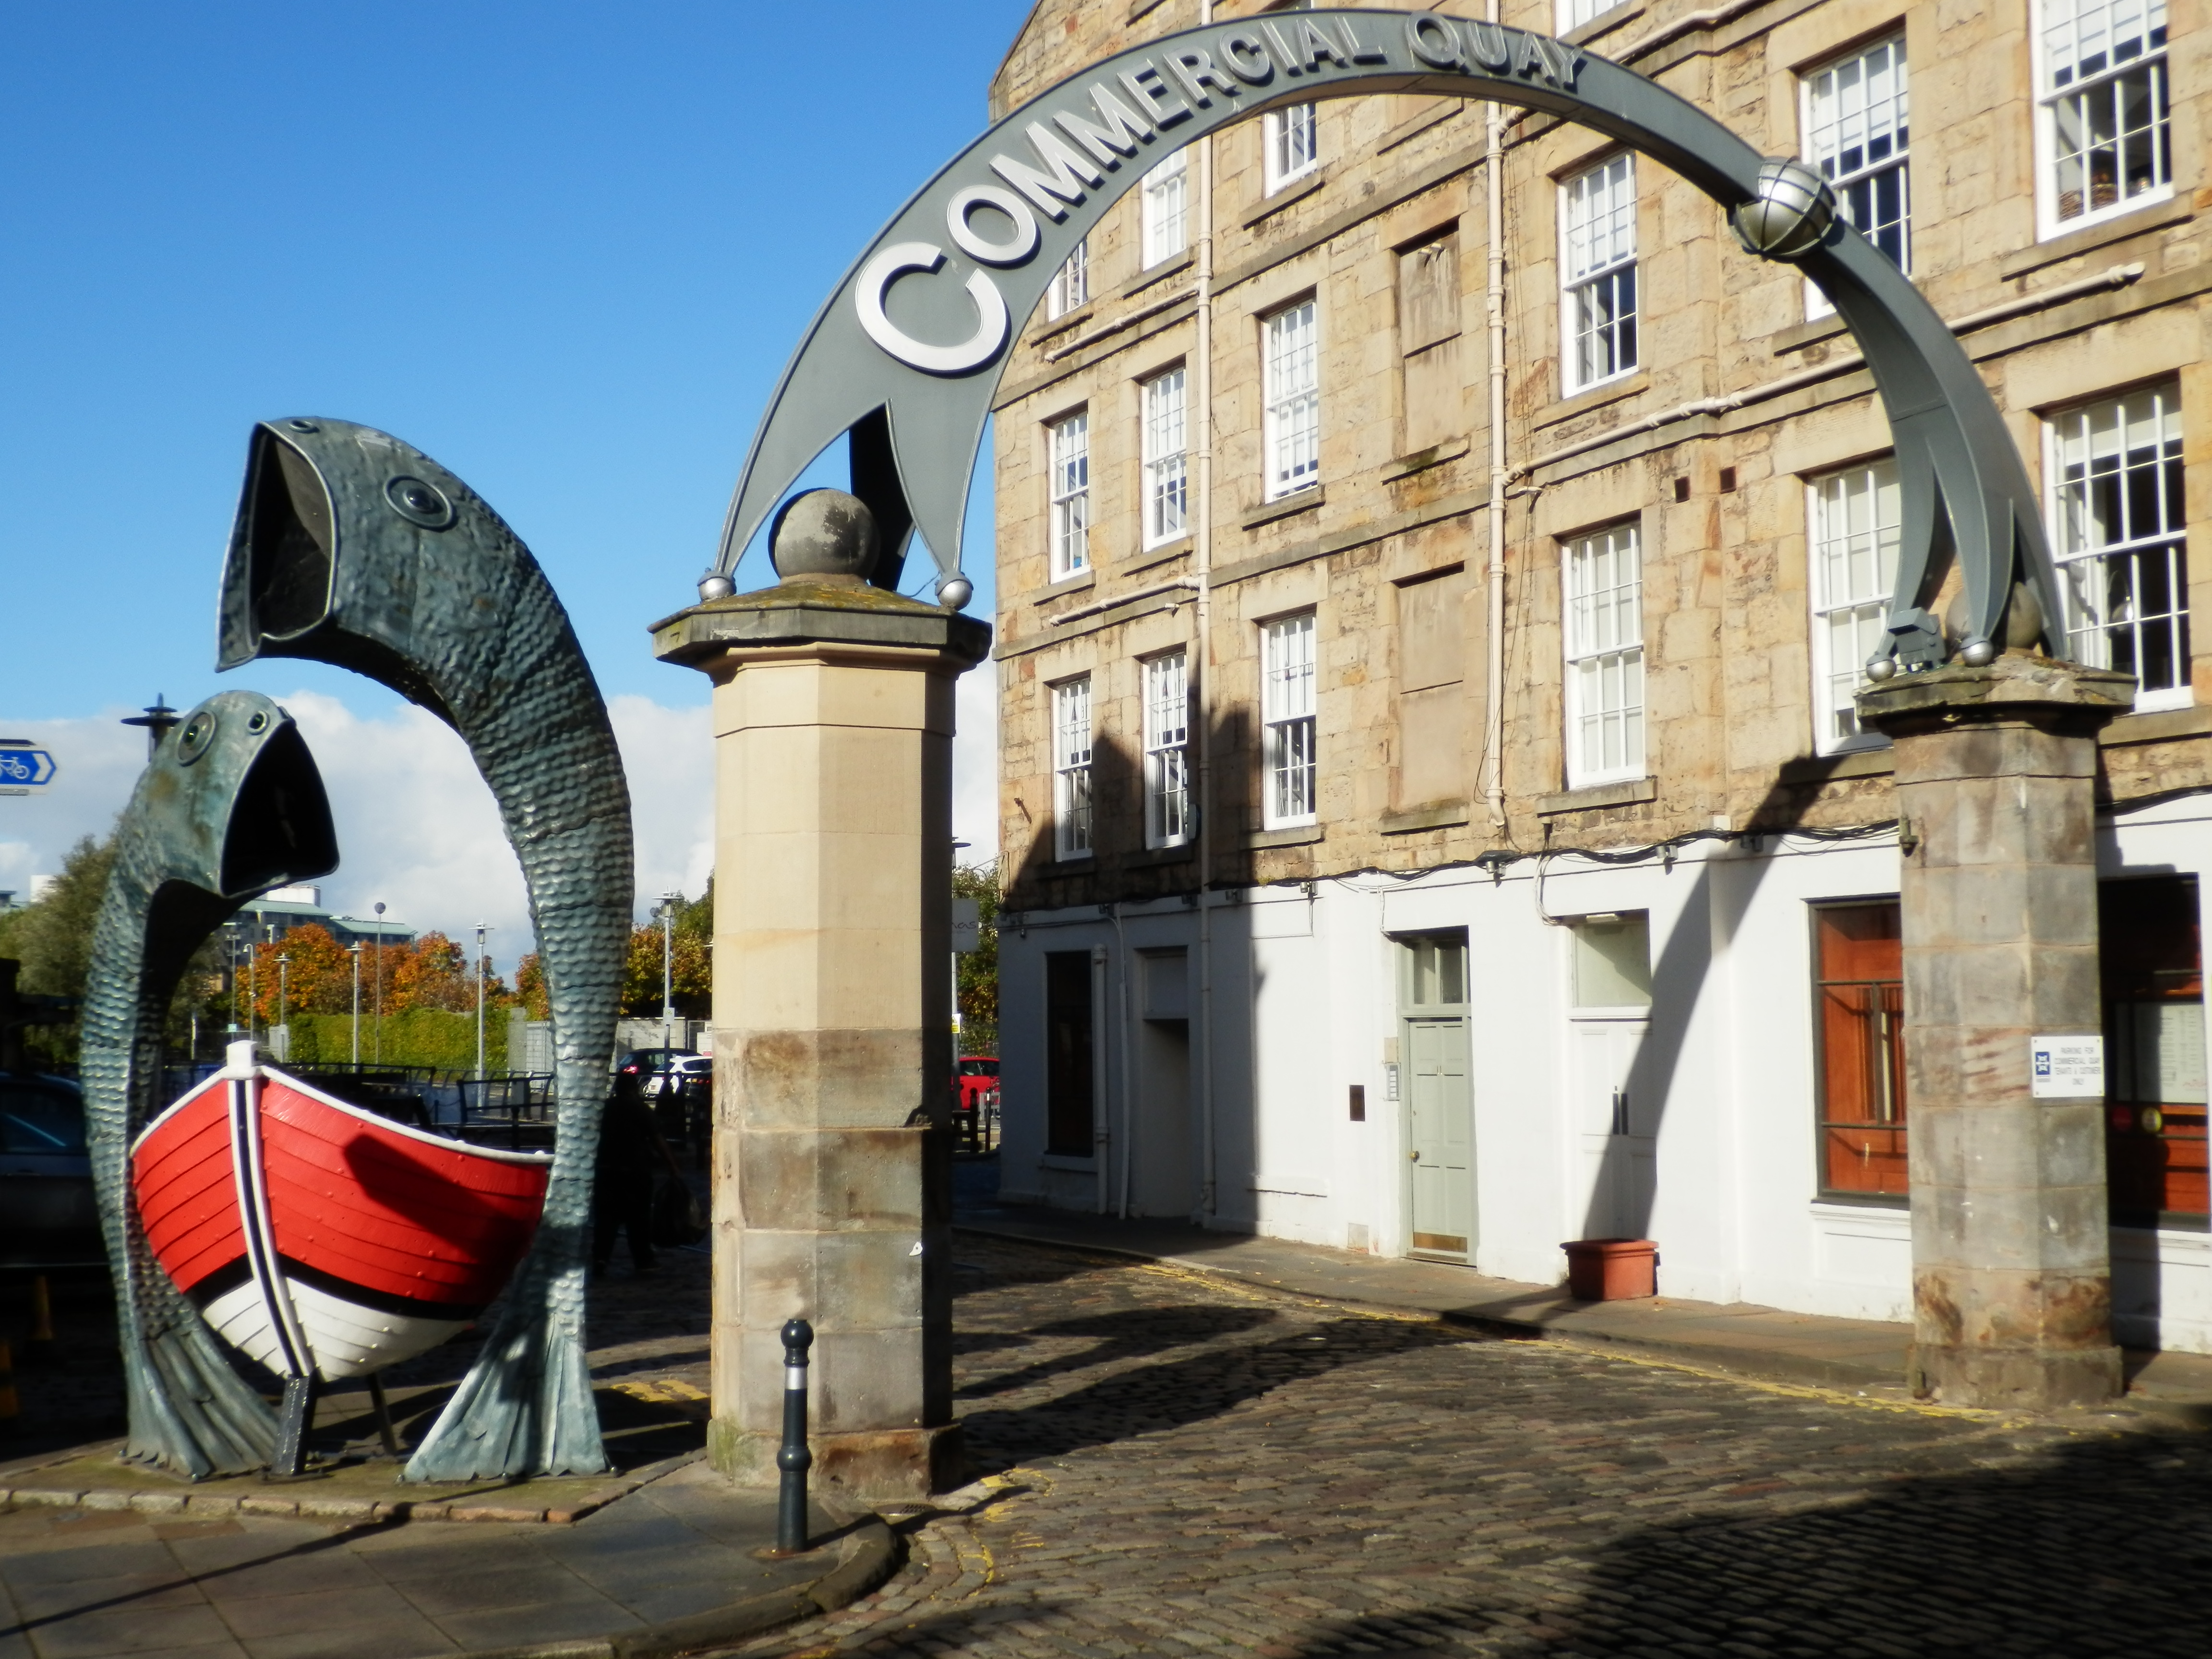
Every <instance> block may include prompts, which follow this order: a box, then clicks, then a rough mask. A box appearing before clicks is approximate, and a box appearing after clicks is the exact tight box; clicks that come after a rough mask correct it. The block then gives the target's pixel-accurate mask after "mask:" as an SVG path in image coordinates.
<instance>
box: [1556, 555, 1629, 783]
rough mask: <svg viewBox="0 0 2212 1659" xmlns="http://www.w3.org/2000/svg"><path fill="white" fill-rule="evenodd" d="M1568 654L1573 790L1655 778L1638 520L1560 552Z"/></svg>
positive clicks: (1568, 736)
mask: <svg viewBox="0 0 2212 1659" xmlns="http://www.w3.org/2000/svg"><path fill="white" fill-rule="evenodd" d="M1559 566H1560V568H1559V583H1560V592H1562V594H1563V595H1564V596H1565V605H1563V606H1562V607H1561V609H1562V611H1563V612H1564V618H1563V620H1564V623H1565V625H1564V627H1563V628H1562V629H1561V633H1562V635H1563V638H1564V641H1565V647H1566V651H1565V656H1566V677H1565V678H1566V697H1565V703H1566V732H1565V737H1566V750H1567V787H1569V788H1570V789H1580V788H1583V787H1585V786H1587V785H1590V784H1598V783H1615V782H1619V781H1621V780H1623V779H1626V778H1641V777H1644V776H1646V775H1648V774H1649V768H1650V758H1649V751H1648V747H1647V744H1646V742H1645V734H1644V551H1643V536H1642V532H1641V530H1640V527H1639V526H1638V524H1637V523H1636V521H1635V520H1627V521H1626V522H1624V523H1621V524H1616V525H1609V526H1607V527H1606V528H1604V529H1602V530H1596V531H1592V532H1590V533H1589V534H1588V535H1584V536H1577V537H1575V538H1573V539H1572V540H1571V541H1569V542H1567V543H1566V544H1565V545H1564V546H1563V547H1562V548H1561V549H1560V560H1559Z"/></svg>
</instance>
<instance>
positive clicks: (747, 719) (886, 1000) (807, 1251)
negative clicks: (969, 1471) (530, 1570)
mask: <svg viewBox="0 0 2212 1659" xmlns="http://www.w3.org/2000/svg"><path fill="white" fill-rule="evenodd" d="M873 544H874V532H873V526H872V524H871V523H869V522H868V520H867V518H866V508H865V507H862V506H861V505H860V502H858V501H854V499H853V498H852V497H850V496H847V495H842V494H840V493H839V492H836V491H829V490H824V491H817V492H814V493H813V494H811V495H806V496H802V497H800V498H799V501H798V502H797V503H796V504H794V506H793V507H792V508H791V509H788V510H787V513H786V514H785V515H784V516H783V518H781V520H779V521H778V525H777V527H776V531H775V559H776V565H777V568H778V570H779V572H780V573H781V577H782V580H781V581H780V582H779V584H778V585H777V586H775V587H773V588H769V589H767V590H765V591H763V592H756V593H744V594H737V595H733V596H732V597H730V598H726V599H716V600H710V601H708V602H705V603H702V604H701V605H697V606H696V607H695V608H693V609H691V610H690V611H684V612H682V613H680V614H679V615H678V616H677V617H671V618H670V619H668V620H667V621H665V622H664V623H659V625H658V626H657V627H656V629H655V651H656V653H657V654H658V655H659V656H660V657H661V658H663V659H666V660H670V661H674V662H680V663H684V664H686V665H690V666H692V667H696V668H697V669H699V670H701V671H703V672H705V673H706V674H708V675H709V676H710V677H711V678H713V680H714V769H715V849H714V870H715V885H714V896H715V904H714V1032H713V1035H714V1231H713V1241H714V1315H713V1335H712V1340H711V1352H712V1375H713V1394H714V1400H713V1412H714V1415H713V1420H712V1424H711V1425H710V1428H709V1431H708V1450H709V1455H710V1456H711V1458H712V1459H713V1461H714V1465H715V1467H716V1468H720V1469H721V1470H722V1471H723V1472H724V1473H726V1474H730V1475H732V1476H733V1477H735V1478H737V1479H738V1480H744V1481H748V1482H761V1483H766V1482H772V1481H774V1480H775V1478H776V1472H775V1448H776V1444H777V1441H778V1438H779V1436H780V1430H781V1402H782V1397H783V1395H782V1389H783V1371H782V1346H781V1343H780V1341H779V1340H778V1338H777V1332H778V1330H779V1328H781V1325H782V1324H783V1322H784V1321H786V1320H787V1319H789V1318H791V1317H793V1316H803V1317H805V1318H807V1319H809V1320H811V1321H812V1322H813V1324H814V1328H815V1332H816V1340H815V1345H814V1351H813V1364H812V1383H813V1413H812V1418H813V1445H814V1455H815V1472H816V1479H817V1480H820V1481H823V1482H824V1483H826V1484H828V1485H829V1486H834V1487H836V1488H839V1489H841V1490H843V1491H845V1492H850V1493H852V1494H854V1495H857V1496H862V1497H866V1498H921V1497H923V1496H925V1495H927V1493H928V1492H931V1491H933V1490H935V1489H940V1488H942V1487H943V1486H945V1485H946V1484H948V1483H950V1482H952V1481H955V1480H957V1473H958V1467H959V1461H960V1460H959V1455H958V1446H957V1429H956V1428H955V1427H954V1426H953V1425H952V1398H951V1394H952V1375H951V1315H952V1307H951V1267H952V1263H951V1121H950V1101H949V1091H950V1088H951V1082H950V1079H951V1071H952V1054H951V990H950V987H949V985H948V982H947V981H948V975H947V974H946V971H945V963H946V961H947V958H948V955H949V953H950V951H951V859H952V847H951V839H952V825H951V768H952V698H953V683H954V681H955V679H956V678H957V677H958V676H959V675H960V674H961V673H962V672H963V671H965V670H967V669H968V668H969V667H971V666H973V665H975V663H976V662H977V661H978V660H980V659H981V658H982V656H983V655H984V654H985V653H986V652H987V650H988V648H989V643H990V629H988V627H987V626H986V625H985V624H984V623H980V622H977V621H975V619H973V618H971V617H963V616H959V615H957V614H955V613H953V612H951V611H945V610H943V609H940V608H939V607H938V606H935V605H925V604H921V603H920V602H918V601H915V600H912V599H903V598H901V597H900V596H899V595H898V594H896V593H895V592H886V591H884V590H883V589H880V588H875V587H871V586H867V585H866V582H865V581H863V580H861V578H860V575H859V574H855V573H856V572H858V571H861V570H866V569H867V568H872V565H873V562H874V560H873ZM637 782H638V785H639V786H640V790H641V793H640V805H641V810H643V811H651V786H650V782H649V781H647V780H638V781H637Z"/></svg>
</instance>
